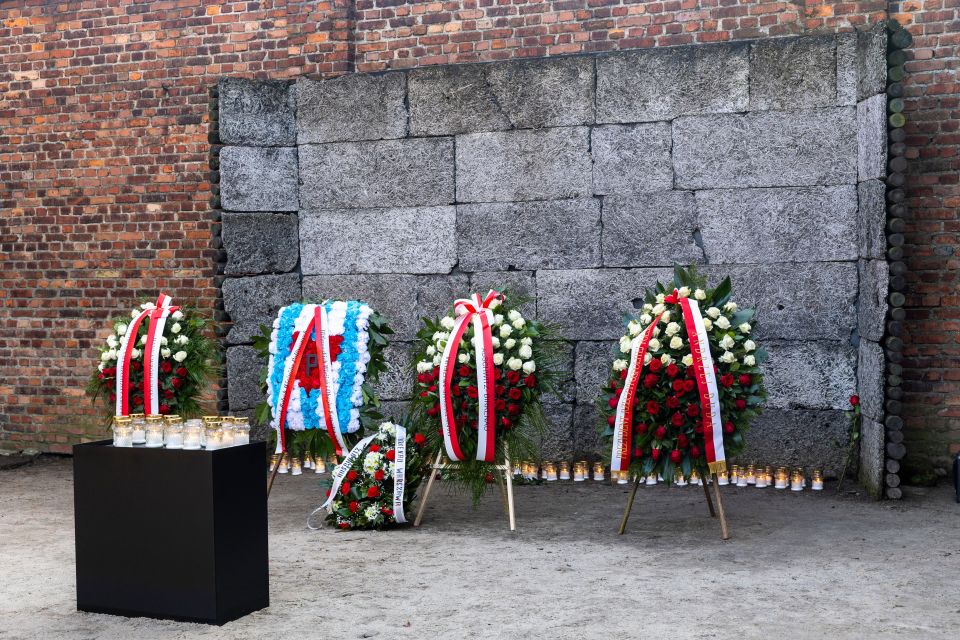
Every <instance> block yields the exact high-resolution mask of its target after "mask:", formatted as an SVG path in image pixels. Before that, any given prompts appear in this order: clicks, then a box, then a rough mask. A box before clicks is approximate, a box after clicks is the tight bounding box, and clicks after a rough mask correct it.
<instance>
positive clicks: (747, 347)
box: [743, 340, 757, 351]
mask: <svg viewBox="0 0 960 640" xmlns="http://www.w3.org/2000/svg"><path fill="white" fill-rule="evenodd" d="M743 348H744V350H746V351H753V350H754V349H756V348H757V343H756V342H754V341H753V340H747V341H746V342H744V343H743Z"/></svg>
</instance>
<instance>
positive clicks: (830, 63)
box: [750, 35, 837, 111]
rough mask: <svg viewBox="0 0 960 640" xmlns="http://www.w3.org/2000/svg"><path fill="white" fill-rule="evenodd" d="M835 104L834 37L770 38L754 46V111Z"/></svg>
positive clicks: (751, 59)
mask: <svg viewBox="0 0 960 640" xmlns="http://www.w3.org/2000/svg"><path fill="white" fill-rule="evenodd" d="M836 100H837V60H836V42H835V40H834V37H833V36H832V35H826V36H804V37H799V38H767V39H764V40H757V41H756V42H754V43H753V44H752V45H751V48H750V109H751V110H758V111H761V110H762V111H765V110H770V109H805V108H810V107H830V106H833V105H834V104H836Z"/></svg>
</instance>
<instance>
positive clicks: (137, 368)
mask: <svg viewBox="0 0 960 640" xmlns="http://www.w3.org/2000/svg"><path fill="white" fill-rule="evenodd" d="M130 368H131V369H133V370H134V371H140V361H139V360H133V361H131V362H130Z"/></svg>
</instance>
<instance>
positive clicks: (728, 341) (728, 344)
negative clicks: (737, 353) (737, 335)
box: [720, 335, 737, 351]
mask: <svg viewBox="0 0 960 640" xmlns="http://www.w3.org/2000/svg"><path fill="white" fill-rule="evenodd" d="M735 344H737V343H736V341H735V340H734V339H733V338H732V337H731V336H728V335H727V336H723V340H721V341H720V346H721V347H723V348H724V349H726V350H727V351H730V349H733V346H734V345H735Z"/></svg>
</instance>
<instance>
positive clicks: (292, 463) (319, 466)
mask: <svg viewBox="0 0 960 640" xmlns="http://www.w3.org/2000/svg"><path fill="white" fill-rule="evenodd" d="M278 462H279V463H280V467H279V468H278V469H277V473H289V474H290V475H294V476H299V475H302V474H303V470H304V469H307V470H308V471H313V472H314V473H324V472H326V470H327V465H326V463H325V462H324V461H323V458H321V457H319V456H317V457H316V458H315V457H313V456H312V455H310V454H309V453H308V454H307V455H305V456H304V457H303V458H302V459H301V458H300V456H291V455H290V453H289V452H287V453H284V454H283V455H280V454H279V453H275V454H273V455H271V456H270V468H271V469H273V468H274V467H276V466H277V463H278ZM334 466H336V465H335V464H334Z"/></svg>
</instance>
